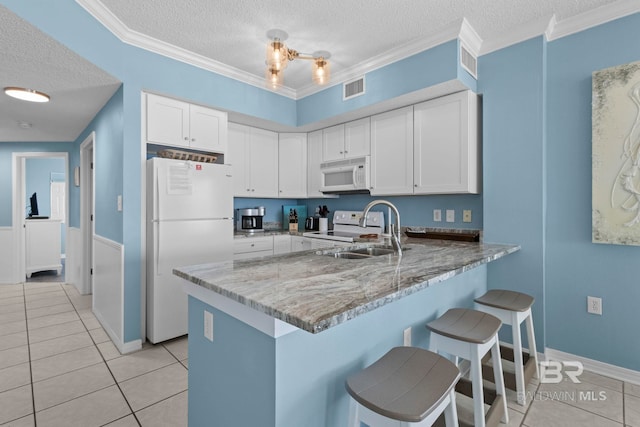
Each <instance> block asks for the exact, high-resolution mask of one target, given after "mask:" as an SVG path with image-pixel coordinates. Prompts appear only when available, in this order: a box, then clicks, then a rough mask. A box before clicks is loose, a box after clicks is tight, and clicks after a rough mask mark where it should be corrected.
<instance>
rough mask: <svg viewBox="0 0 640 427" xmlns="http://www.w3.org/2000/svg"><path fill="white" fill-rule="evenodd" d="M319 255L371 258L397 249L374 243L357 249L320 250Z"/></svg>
mask: <svg viewBox="0 0 640 427" xmlns="http://www.w3.org/2000/svg"><path fill="white" fill-rule="evenodd" d="M408 249H409V248H403V250H405V251H406V250H408ZM316 254H317V255H325V256H330V257H332V258H343V259H369V258H372V257H376V256H382V255H394V254H395V250H394V249H393V247H392V246H387V245H382V246H380V245H374V246H367V247H364V248H357V249H338V250H330V251H318V252H316Z"/></svg>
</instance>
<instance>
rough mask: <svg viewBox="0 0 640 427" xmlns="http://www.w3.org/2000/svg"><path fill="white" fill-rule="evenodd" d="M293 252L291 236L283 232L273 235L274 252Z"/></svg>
mask: <svg viewBox="0 0 640 427" xmlns="http://www.w3.org/2000/svg"><path fill="white" fill-rule="evenodd" d="M289 252H291V236H289V235H288V234H282V235H278V236H273V254H274V255H278V254H288V253H289Z"/></svg>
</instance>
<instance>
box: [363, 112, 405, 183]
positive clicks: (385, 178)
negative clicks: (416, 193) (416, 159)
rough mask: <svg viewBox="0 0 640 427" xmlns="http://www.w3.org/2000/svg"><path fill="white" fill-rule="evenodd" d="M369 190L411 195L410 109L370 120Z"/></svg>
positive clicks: (384, 114)
mask: <svg viewBox="0 0 640 427" xmlns="http://www.w3.org/2000/svg"><path fill="white" fill-rule="evenodd" d="M370 190H371V195H395V194H413V107H405V108H400V109H399V110H394V111H389V112H387V113H383V114H379V115H377V116H373V117H371V189H370Z"/></svg>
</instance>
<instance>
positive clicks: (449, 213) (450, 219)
mask: <svg viewBox="0 0 640 427" xmlns="http://www.w3.org/2000/svg"><path fill="white" fill-rule="evenodd" d="M455 221H456V211H454V210H453V209H447V222H455Z"/></svg>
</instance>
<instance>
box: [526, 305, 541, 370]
mask: <svg viewBox="0 0 640 427" xmlns="http://www.w3.org/2000/svg"><path fill="white" fill-rule="evenodd" d="M527 314H528V315H527V318H526V322H527V341H529V357H533V360H534V361H535V362H536V373H535V378H540V372H539V369H540V368H539V366H538V351H537V350H536V338H535V335H534V333H533V318H532V317H531V309H529V310H528V312H527Z"/></svg>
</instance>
